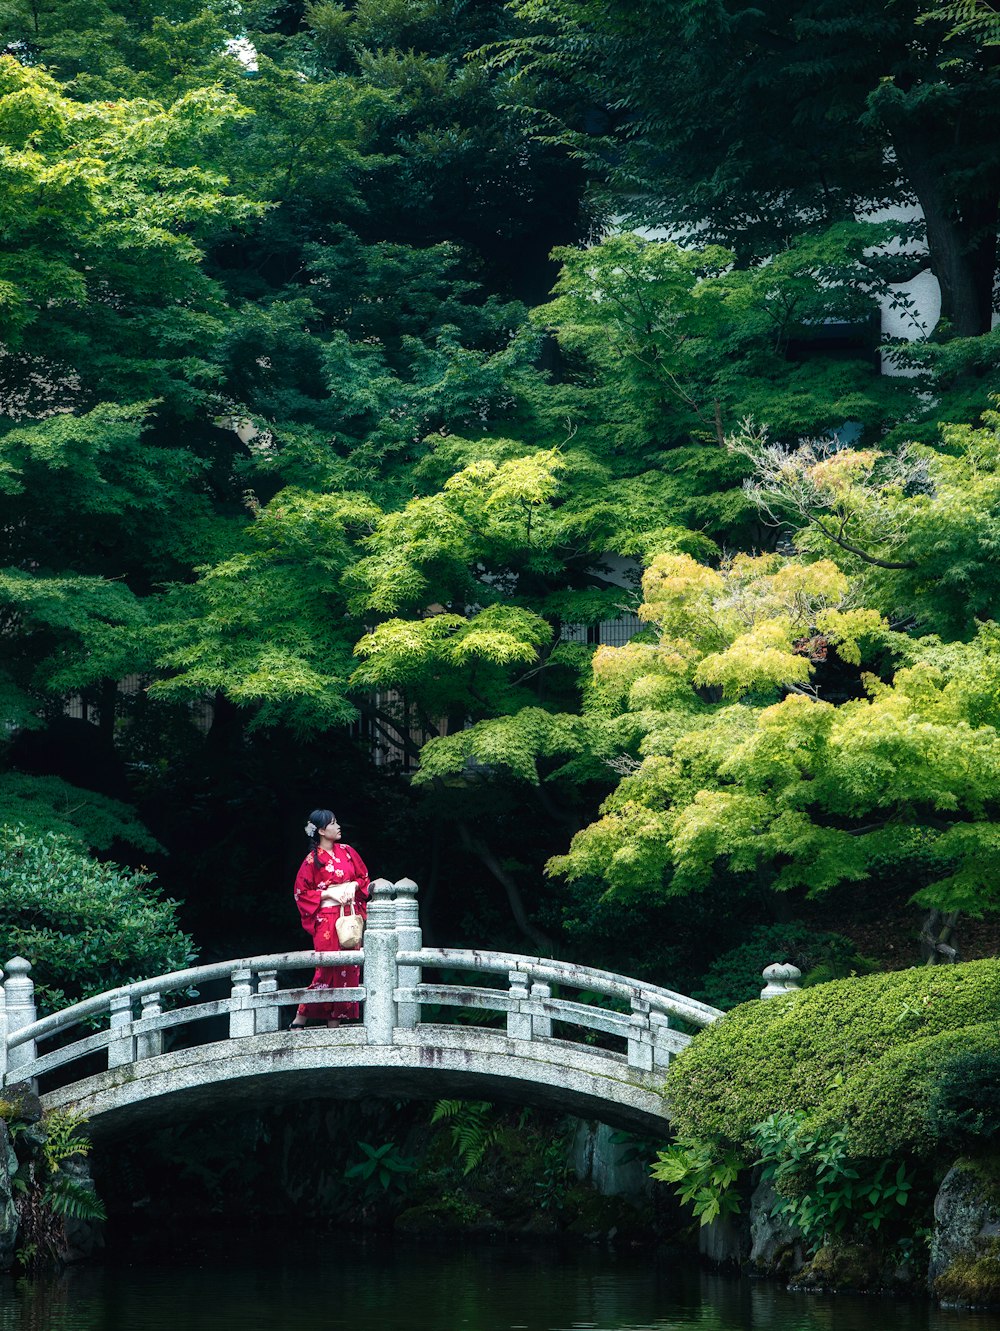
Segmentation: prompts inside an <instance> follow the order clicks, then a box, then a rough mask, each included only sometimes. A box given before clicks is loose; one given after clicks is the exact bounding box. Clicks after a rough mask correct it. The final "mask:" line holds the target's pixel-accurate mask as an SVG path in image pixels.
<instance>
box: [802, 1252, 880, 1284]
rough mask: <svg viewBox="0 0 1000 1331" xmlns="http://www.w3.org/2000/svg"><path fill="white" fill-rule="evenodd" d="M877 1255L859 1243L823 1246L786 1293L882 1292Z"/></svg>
mask: <svg viewBox="0 0 1000 1331" xmlns="http://www.w3.org/2000/svg"><path fill="white" fill-rule="evenodd" d="M883 1284H884V1282H883V1279H882V1273H881V1263H880V1261H879V1255H878V1253H877V1252H876V1251H875V1250H874V1249H872V1248H868V1247H865V1246H864V1245H863V1244H860V1243H825V1244H824V1245H823V1247H822V1248H820V1250H819V1252H818V1253H816V1255H815V1256H814V1257H813V1258H812V1260H811V1261H809V1262H807V1263H806V1265H805V1266H804V1267H803V1268H802V1270H801V1271H800V1272H799V1273H798V1275H797V1276H796V1277H795V1280H794V1281H793V1282H791V1283H790V1284H789V1286H788V1287H789V1289H804V1290H812V1291H819V1290H835V1291H837V1292H841V1291H848V1290H857V1291H867V1290H876V1289H881V1288H883Z"/></svg>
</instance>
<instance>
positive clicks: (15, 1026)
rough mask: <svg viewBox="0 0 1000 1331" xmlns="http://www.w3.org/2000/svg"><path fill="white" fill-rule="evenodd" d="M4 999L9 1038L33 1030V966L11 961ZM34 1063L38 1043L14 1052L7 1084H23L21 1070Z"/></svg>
mask: <svg viewBox="0 0 1000 1331" xmlns="http://www.w3.org/2000/svg"><path fill="white" fill-rule="evenodd" d="M6 971H7V979H6V981H5V982H4V997H5V999H6V1008H7V1035H8V1037H9V1036H11V1035H13V1034H14V1032H15V1031H19V1030H22V1029H23V1028H24V1027H25V1026H30V1025H31V1023H32V1022H33V1021H34V1020H35V1015H36V1014H35V986H34V984H33V982H32V980H31V977H30V971H31V962H30V961H26V960H25V958H24V957H11V959H10V961H8V962H7V966H6ZM34 1061H35V1042H34V1040H27V1041H26V1042H25V1043H24V1044H21V1045H18V1046H17V1048H16V1049H11V1050H10V1053H9V1055H8V1058H7V1081H8V1083H10V1082H14V1081H21V1080H22V1077H21V1071H20V1070H21V1068H23V1067H25V1066H26V1065H27V1064H29V1063H33V1062H34Z"/></svg>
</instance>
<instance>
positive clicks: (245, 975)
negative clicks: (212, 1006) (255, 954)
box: [229, 966, 254, 1040]
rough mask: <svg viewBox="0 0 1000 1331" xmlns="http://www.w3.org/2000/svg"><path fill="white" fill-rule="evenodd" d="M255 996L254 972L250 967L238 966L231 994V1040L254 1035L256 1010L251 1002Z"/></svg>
mask: <svg viewBox="0 0 1000 1331" xmlns="http://www.w3.org/2000/svg"><path fill="white" fill-rule="evenodd" d="M252 994H253V971H251V969H250V967H249V966H238V967H237V968H236V969H235V970H234V971H233V987H232V991H231V994H230V998H231V1000H232V1006H231V1007H230V1009H229V1038H230V1040H237V1039H239V1038H240V1036H242V1035H253V1030H254V1010H253V1008H252V1007H251V1006H250V1003H249V1000H250V998H251V996H252Z"/></svg>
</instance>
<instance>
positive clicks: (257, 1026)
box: [254, 971, 281, 1035]
mask: <svg viewBox="0 0 1000 1331" xmlns="http://www.w3.org/2000/svg"><path fill="white" fill-rule="evenodd" d="M277 992H278V972H277V971H261V972H260V974H259V975H258V976H257V993H258V995H260V994H276V993H277ZM280 1016H281V1013H280V1012H279V1010H278V1007H277V1004H276V1003H273V1002H272V1003H269V1004H268V1005H267V1007H258V1008H254V1032H255V1033H256V1034H257V1035H268V1034H270V1033H271V1032H272V1031H276V1030H277V1029H278V1019H279V1017H280Z"/></svg>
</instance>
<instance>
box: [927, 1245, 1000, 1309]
mask: <svg viewBox="0 0 1000 1331" xmlns="http://www.w3.org/2000/svg"><path fill="white" fill-rule="evenodd" d="M934 1293H935V1294H936V1295H937V1297H938V1298H939V1299H940V1300H941V1302H942V1303H948V1304H960V1305H961V1306H963V1307H966V1308H984V1307H993V1306H995V1305H998V1304H1000V1238H991V1239H984V1240H981V1241H980V1242H979V1243H977V1244H976V1251H975V1252H974V1253H960V1254H959V1255H958V1256H957V1257H956V1258H955V1259H954V1261H953V1262H952V1263H951V1264H950V1265H949V1267H948V1269H947V1270H946V1271H944V1272H943V1273H942V1274H941V1275H939V1276H938V1278H937V1280H935V1282H934Z"/></svg>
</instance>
